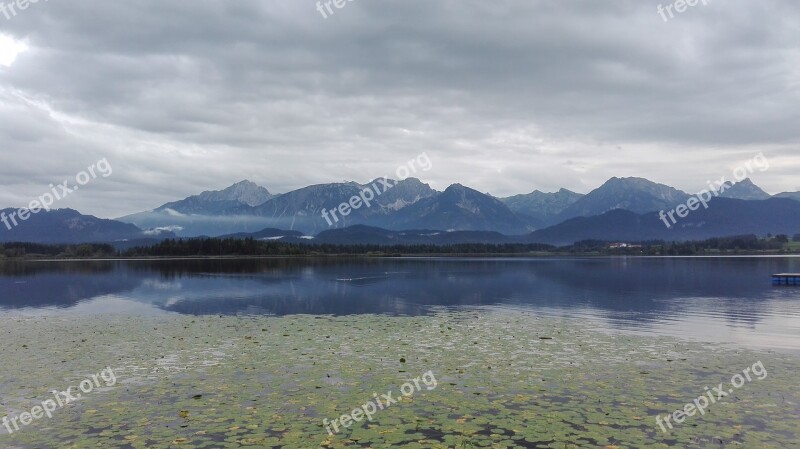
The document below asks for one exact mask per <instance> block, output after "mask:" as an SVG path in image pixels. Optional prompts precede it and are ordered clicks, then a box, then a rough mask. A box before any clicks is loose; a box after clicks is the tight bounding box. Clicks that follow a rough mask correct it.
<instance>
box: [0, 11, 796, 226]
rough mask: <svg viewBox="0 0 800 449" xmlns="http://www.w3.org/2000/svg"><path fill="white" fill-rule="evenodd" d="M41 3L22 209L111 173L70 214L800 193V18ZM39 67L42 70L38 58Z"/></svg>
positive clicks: (25, 103) (30, 67)
mask: <svg viewBox="0 0 800 449" xmlns="http://www.w3.org/2000/svg"><path fill="white" fill-rule="evenodd" d="M657 5H658V2H653V1H641V0H626V1H618V2H613V4H612V3H609V2H597V1H593V0H574V1H573V0H570V1H568V2H567V1H563V2H561V1H560V2H552V1H539V0H494V1H492V2H486V1H474V0H437V1H436V2H431V1H426V0H354V1H352V2H347V4H346V6H345V7H344V8H343V9H336V10H335V14H334V15H332V16H330V17H328V18H327V19H326V18H323V17H322V15H321V14H320V13H319V12H318V11H317V5H316V2H315V1H312V0H280V1H277V0H267V1H255V0H241V1H239V0H237V1H235V2H232V1H230V0H194V1H191V2H186V1H176V0H167V1H163V0H161V1H155V0H142V1H136V2H125V3H119V2H107V1H105V2H104V1H100V0H85V1H81V2H79V3H77V4H76V2H55V1H52V2H46V3H45V2H39V3H36V4H32V5H31V6H30V7H29V8H28V9H27V10H25V11H19V14H18V15H17V16H15V17H12V19H11V20H6V19H5V17H3V16H1V15H0V26H2V28H0V36H5V37H4V38H0V62H2V61H7V60H8V58H5V57H3V55H4V53H8V52H9V51H12V50H10V48H11V46H12V45H14V46H16V47H14V48H15V49H16V50H14V52H19V51H21V52H20V53H18V54H17V55H16V59H14V60H13V61H12V62H10V63H9V64H8V65H7V66H6V65H3V64H2V63H0V146H1V147H2V148H3V150H2V152H1V153H0V175H2V179H3V181H2V183H3V187H4V188H3V189H2V191H0V205H2V206H3V207H5V206H20V205H23V204H26V203H27V202H28V201H29V200H30V199H32V198H33V197H35V196H38V195H39V194H41V193H42V192H44V191H47V190H48V187H47V186H48V185H49V184H51V183H58V182H62V181H63V180H65V179H67V178H71V177H74V175H75V173H77V172H79V171H81V170H83V169H85V168H86V167H87V166H89V165H90V164H92V163H94V162H95V161H97V160H99V159H100V158H102V157H106V158H107V159H108V160H109V162H111V164H112V165H113V167H114V175H113V176H111V177H109V178H106V179H101V180H97V182H94V183H93V184H92V185H90V186H87V187H86V189H85V190H83V191H81V192H80V194H76V195H74V196H73V197H71V198H69V199H68V200H66V201H64V203H62V204H58V206H60V207H74V208H77V209H79V210H81V211H82V212H86V213H93V214H96V215H99V216H103V217H113V216H120V215H124V214H127V213H132V212H136V211H139V210H144V209H151V208H153V207H155V206H157V205H159V204H161V203H164V202H166V201H170V200H174V199H177V198H181V197H184V196H188V195H190V194H195V193H198V192H199V191H202V190H206V189H210V188H223V187H226V186H227V185H230V184H232V183H234V182H236V181H238V180H241V179H245V178H247V179H251V180H253V181H256V182H258V183H260V184H262V185H264V186H266V187H268V188H269V189H270V190H271V191H273V192H283V191H288V190H291V189H294V188H298V187H302V186H304V185H307V184H313V183H323V182H334V181H341V180H344V179H347V180H355V181H366V180H369V179H373V178H375V177H377V176H381V175H383V174H385V173H392V172H394V171H395V169H396V168H397V167H398V166H401V165H404V164H405V162H406V161H407V160H409V159H410V158H412V157H415V156H416V155H418V154H420V153H421V152H423V151H424V152H426V153H427V154H428V155H430V157H431V159H432V162H433V167H434V168H433V170H431V171H430V172H428V173H426V176H428V177H427V178H426V179H424V181H426V182H430V183H431V184H432V186H433V187H435V188H438V189H443V188H445V187H446V186H447V185H449V184H450V183H454V182H461V183H463V184H465V185H469V186H471V187H474V188H477V189H479V190H482V191H486V192H490V193H492V194H496V195H509V194H514V193H524V192H529V191H531V190H534V189H541V190H555V189H557V188H559V187H566V188H570V189H572V190H576V191H581V192H585V191H588V190H590V189H591V188H594V187H596V186H597V185H599V184H601V183H602V182H603V181H605V180H606V179H608V178H609V177H612V176H644V177H648V178H650V179H652V180H654V181H658V182H663V183H667V184H671V185H674V186H676V187H679V188H682V189H684V190H687V191H695V190H699V189H700V188H702V187H703V186H704V185H705V183H706V181H707V180H708V179H718V178H719V177H720V176H722V175H724V174H726V173H730V170H731V169H732V168H734V167H736V166H737V165H738V164H739V163H741V162H742V161H744V160H748V159H751V158H752V157H753V156H754V155H755V154H756V153H758V152H759V151H763V152H764V153H765V154H766V155H767V157H768V158H769V159H770V162H771V163H772V164H771V165H772V168H771V169H770V171H768V172H765V173H763V174H759V176H758V177H756V178H755V179H754V181H755V182H756V183H758V184H759V185H761V186H762V187H764V188H765V189H766V190H768V191H771V192H773V193H777V192H779V191H785V190H800V181H798V179H797V176H796V173H798V170H800V156H798V145H799V144H800V127H798V126H797V123H800V46H799V44H798V41H797V36H800V4H798V3H797V2H792V1H789V0H785V1H777V0H766V1H760V2H752V1H747V0H726V1H724V2H723V1H714V2H711V3H709V4H708V5H705V6H704V5H702V3H700V4H698V5H697V6H695V7H693V8H689V10H687V11H686V12H684V13H682V14H679V15H678V16H677V17H675V18H674V19H672V20H670V21H669V22H664V20H663V19H662V17H661V16H660V15H659V14H658V13H657V9H656V7H657ZM25 47H26V48H27V49H26V50H24V51H22V50H20V49H21V48H25Z"/></svg>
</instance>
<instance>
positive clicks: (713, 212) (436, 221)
mask: <svg viewBox="0 0 800 449" xmlns="http://www.w3.org/2000/svg"><path fill="white" fill-rule="evenodd" d="M725 187H726V188H725V190H724V192H722V193H721V194H720V195H719V198H715V199H714V200H713V201H712V202H711V203H709V208H708V209H704V208H700V210H697V211H693V212H691V213H690V214H689V216H688V217H686V218H683V219H681V220H680V221H679V222H678V223H676V224H675V225H674V226H671V227H669V228H668V227H667V226H665V224H664V223H663V222H662V221H661V220H660V217H659V214H658V212H659V211H662V210H665V211H670V210H673V209H675V208H676V207H677V206H678V205H680V204H685V203H686V202H687V201H688V200H689V198H691V195H689V194H688V193H686V192H683V191H681V190H679V189H675V188H673V187H670V186H667V185H663V184H658V183H655V182H652V181H649V180H647V179H644V178H611V179H610V180H608V181H607V182H606V183H604V184H603V185H602V186H600V187H598V188H597V189H595V190H593V191H591V192H589V193H588V194H585V195H583V194H580V193H575V192H572V191H569V190H566V189H561V190H559V191H557V192H554V193H545V192H541V191H533V192H532V193H529V194H522V195H515V196H511V197H506V198H496V197H494V196H492V195H489V194H486V193H481V192H479V191H477V190H474V189H471V188H469V187H466V186H463V185H461V184H453V185H451V186H449V187H448V188H447V189H445V190H444V191H442V192H439V191H436V190H434V189H433V188H431V187H430V186H429V185H428V184H425V183H423V182H422V181H420V180H419V179H416V178H408V179H404V180H402V181H395V180H390V179H376V180H373V181H370V182H368V183H365V184H360V183H356V182H342V183H331V184H319V185H313V186H308V187H303V188H300V189H297V190H294V191H291V192H287V193H284V194H273V193H271V192H270V191H269V190H268V189H266V188H264V187H262V186H259V185H257V184H255V183H253V182H250V181H246V180H245V181H241V182H239V183H236V184H234V185H232V186H230V187H228V188H226V189H223V190H219V191H205V192H202V193H200V194H198V195H193V196H190V197H188V198H185V199H182V200H178V201H173V202H169V203H166V204H163V205H161V206H159V207H156V208H155V209H152V210H150V211H144V212H140V213H136V214H132V215H128V216H125V217H121V218H118V219H116V220H103V219H99V218H96V217H92V216H87V215H81V214H80V213H78V212H77V211H73V210H69V209H62V210H52V211H49V212H46V211H41V212H39V213H38V214H33V215H31V218H30V219H29V220H28V221H26V222H24V223H22V224H21V225H20V226H17V227H14V228H12V229H7V228H6V227H5V226H1V225H0V242H3V241H6V242H7V241H30V242H37V243H78V242H115V241H116V242H119V241H140V240H143V241H146V240H147V239H162V238H167V237H174V236H178V237H196V236H231V237H237V238H241V237H252V238H257V239H275V240H280V239H283V240H286V241H298V242H315V241H316V242H328V243H336V242H341V243H344V242H378V241H380V242H414V243H425V242H429V243H430V242H433V243H436V244H447V243H454V242H458V243H507V242H525V243H547V244H569V243H573V242H575V241H578V240H584V239H597V240H619V241H641V240H651V239H663V240H690V239H700V238H710V237H719V236H728V235H736V234H751V233H752V234H757V235H766V234H768V233H773V234H778V233H792V234H793V233H800V212H798V209H800V192H786V193H781V194H778V195H775V196H774V197H773V196H770V195H769V194H768V193H766V192H764V191H763V190H762V189H760V188H759V187H758V186H756V185H755V184H754V183H753V182H752V181H751V180H749V179H747V180H744V181H742V182H740V183H736V184H728V185H726V186H725ZM367 191H369V192H370V193H369V194H367ZM367 203H369V206H367ZM12 212H13V210H12V209H7V210H6V211H5V213H6V214H10V213H12Z"/></svg>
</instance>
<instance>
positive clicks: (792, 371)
mask: <svg viewBox="0 0 800 449" xmlns="http://www.w3.org/2000/svg"><path fill="white" fill-rule="evenodd" d="M0 337H1V338H2V342H3V344H2V345H0V401H2V407H3V408H4V409H5V413H7V414H8V415H9V416H16V415H18V414H19V413H21V412H23V411H26V410H28V411H29V410H30V409H31V407H33V406H34V405H37V404H39V403H41V401H42V400H44V399H48V398H49V397H51V396H50V395H51V393H50V391H52V390H63V389H66V388H67V387H68V386H70V385H77V383H78V382H80V380H82V379H85V378H86V377H87V376H89V375H91V374H93V373H96V372H98V371H100V370H102V369H104V368H105V367H111V368H113V369H114V372H115V373H116V377H117V379H118V383H117V385H116V386H114V387H112V388H108V389H101V390H98V391H94V392H92V393H91V394H90V395H87V396H86V397H84V398H82V399H81V400H80V401H78V402H75V403H72V404H69V405H67V406H66V407H65V408H63V409H59V410H57V411H56V412H55V414H54V416H53V418H51V419H48V418H44V419H40V420H37V421H35V422H34V423H33V424H31V425H30V426H27V427H24V428H22V429H21V430H20V431H19V432H16V433H14V434H13V435H7V434H5V431H4V430H3V429H2V428H0V447H3V448H11V449H50V448H67V449H73V448H74V449H83V448H104V449H105V448H109V449H111V448H131V449H145V448H152V449H161V448H389V447H406V448H441V449H444V448H554V449H555V448H557V449H565V448H641V447H649V448H667V447H685V448H705V447H722V446H724V447H731V446H739V447H743V448H755V447H758V448H771V447H774V448H779V447H791V446H792V445H799V446H800V437H798V433H797V423H798V421H797V419H798V416H800V405H798V404H800V397H799V396H798V387H800V383H799V382H798V380H797V377H796V373H797V372H799V371H800V358H798V357H797V356H796V355H792V354H788V353H780V352H772V351H764V352H754V351H749V350H737V349H732V348H725V347H719V346H711V345H705V344H701V343H693V342H687V341H682V340H677V339H672V338H657V337H643V336H633V335H620V334H613V333H608V332H600V331H596V330H592V329H587V328H586V327H585V326H584V325H583V324H582V323H581V322H579V321H576V320H558V319H552V318H543V317H537V316H535V315H534V314H533V313H528V312H525V311H517V310H507V309H475V310H459V311H452V310H439V311H436V313H433V314H431V315H428V316H419V317H389V316H375V315H361V316H345V317H333V316H287V317H246V316H240V317H219V316H205V317H189V316H159V317H114V316H106V317H97V316H92V317H75V316H70V317H68V318H60V317H36V318H16V317H15V318H3V319H2V321H0ZM756 361H761V362H762V363H763V365H764V366H765V367H766V369H767V371H768V376H767V377H766V378H765V379H763V380H757V379H755V378H754V379H753V381H752V382H749V383H747V384H745V385H744V386H743V387H742V388H740V389H738V390H736V391H735V392H734V393H733V394H732V395H731V396H729V397H727V398H724V399H723V400H721V401H720V402H719V403H717V404H714V405H712V406H711V407H710V408H709V410H708V412H707V413H706V414H705V415H704V416H694V417H688V418H687V419H686V421H685V422H684V423H683V424H680V425H677V426H676V427H675V428H674V429H672V430H671V431H670V432H669V433H662V432H661V431H660V430H659V428H658V427H657V426H656V422H655V416H656V415H657V414H661V415H662V416H663V415H666V414H667V413H671V412H673V411H675V410H677V409H680V408H683V406H684V404H686V403H689V402H691V401H692V400H693V399H694V398H696V397H697V396H700V395H701V394H704V387H709V388H711V387H713V386H717V385H718V384H719V383H720V382H724V383H728V382H729V381H730V378H731V376H732V375H733V374H736V373H741V371H742V369H744V368H746V367H749V366H752V365H753V364H754V363H755V362H756ZM427 371H432V372H433V373H434V374H435V376H436V379H437V386H436V388H435V389H433V390H430V391H429V390H427V389H426V388H422V389H421V391H418V392H416V393H414V394H413V395H411V396H409V397H404V398H403V399H402V400H401V401H400V402H399V403H397V404H394V405H392V406H391V407H389V408H387V409H385V410H380V411H378V412H377V413H376V414H375V415H374V417H373V421H371V422H369V421H361V422H358V423H355V425H354V426H352V427H351V428H349V429H345V430H344V431H343V432H341V433H339V434H336V435H333V436H332V435H329V434H328V432H327V431H326V430H325V428H324V426H323V424H322V420H323V418H327V419H328V420H332V419H334V418H338V417H340V416H341V415H343V414H346V413H350V412H351V411H352V410H353V409H355V408H357V407H360V406H361V405H362V404H364V403H365V402H366V401H369V400H371V399H372V398H373V393H377V394H379V395H380V394H383V393H386V392H387V391H390V390H392V391H394V392H395V396H399V389H400V386H401V385H402V384H403V383H405V382H407V381H409V380H410V379H413V378H414V377H418V376H421V375H422V374H423V373H425V372H427ZM2 415H3V412H2V411H0V416H2Z"/></svg>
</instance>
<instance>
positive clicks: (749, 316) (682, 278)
mask: <svg viewBox="0 0 800 449" xmlns="http://www.w3.org/2000/svg"><path fill="white" fill-rule="evenodd" d="M798 265H800V263H799V262H798V261H797V260H796V259H777V258H761V259H758V258H746V259H744V258H743V259H735V258H727V259H633V258H628V259H537V260H523V259H504V260H496V259H495V260H491V259H475V260H465V259H364V258H360V259H350V260H347V259H333V258H320V259H251V260H181V261H175V260H169V261H168V260H160V261H131V262H59V263H23V264H10V265H9V264H0V289H1V290H0V307H1V308H4V309H20V308H24V307H34V308H35V307H72V306H74V305H75V304H77V303H79V302H81V301H85V300H89V299H92V298H96V297H99V296H103V295H116V296H122V297H125V298H127V299H130V300H133V301H138V302H142V303H147V304H152V305H154V306H155V307H157V308H160V309H162V310H165V311H172V312H178V313H184V314H276V315H284V314H297V313H305V314H360V313H386V314H407V315H418V314H424V313H426V311H427V310H428V308H429V306H460V305H470V306H473V305H499V304H511V305H518V306H526V307H532V308H534V309H542V310H544V309H558V310H562V311H563V312H564V314H565V315H569V314H571V313H573V312H574V313H577V311H578V310H586V309H593V310H597V311H599V312H598V313H602V314H603V315H604V316H606V317H608V318H609V320H610V322H611V324H612V325H614V322H615V320H622V321H630V320H634V321H639V322H641V323H643V324H644V323H647V322H648V321H651V320H663V319H664V318H665V317H669V316H670V315H673V314H680V313H683V314H686V313H687V312H688V311H690V310H691V309H693V308H700V307H714V308H716V310H714V311H713V313H716V314H719V315H720V316H722V317H725V319H727V320H730V321H731V322H736V323H740V324H745V325H748V324H753V323H755V322H757V321H758V320H759V319H760V317H761V316H762V315H763V313H765V312H764V310H765V308H766V305H767V304H768V303H769V302H770V300H771V299H773V298H774V295H775V290H774V289H772V287H771V286H770V285H769V276H768V275H769V274H770V273H772V272H776V271H792V270H794V271H798V270H799V269H800V266H798ZM692 298H693V299H692ZM708 312H709V311H708V310H706V311H705V313H708Z"/></svg>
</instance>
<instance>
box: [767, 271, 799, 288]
mask: <svg viewBox="0 0 800 449" xmlns="http://www.w3.org/2000/svg"><path fill="white" fill-rule="evenodd" d="M772 285H797V286H800V274H798V273H781V274H773V275H772Z"/></svg>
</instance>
